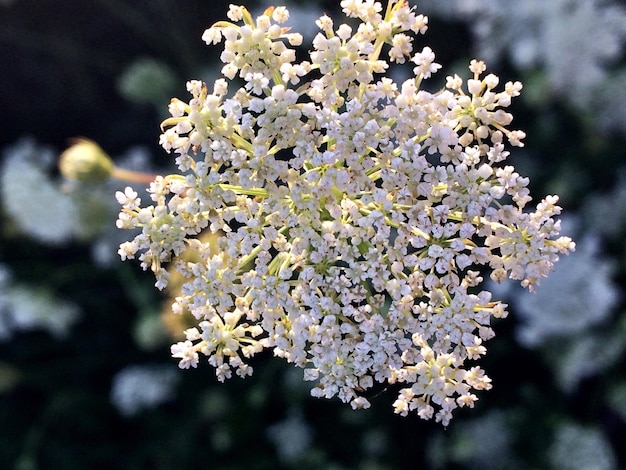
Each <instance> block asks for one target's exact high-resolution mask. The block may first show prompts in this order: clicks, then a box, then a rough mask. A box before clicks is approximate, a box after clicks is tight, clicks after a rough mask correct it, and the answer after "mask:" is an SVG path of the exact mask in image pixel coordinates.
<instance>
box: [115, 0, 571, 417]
mask: <svg viewBox="0 0 626 470" xmlns="http://www.w3.org/2000/svg"><path fill="white" fill-rule="evenodd" d="M341 6H342V8H343V11H344V13H345V14H346V15H347V16H349V17H351V18H357V19H359V20H360V23H358V22H356V23H354V22H353V23H351V25H350V26H348V25H347V24H340V25H339V26H335V25H334V23H333V22H332V20H330V19H329V18H328V17H325V16H323V17H322V18H320V19H319V21H318V22H317V24H318V26H319V27H320V29H321V31H320V32H319V33H318V34H317V35H316V36H315V37H314V39H313V42H312V47H311V49H310V53H309V57H308V60H306V61H301V62H298V61H297V60H296V54H295V51H294V50H293V49H291V48H290V46H292V45H293V44H299V41H300V40H301V36H299V35H298V34H297V33H291V32H289V29H288V28H287V27H283V26H282V25H281V26H280V27H279V26H277V24H275V23H273V21H274V20H275V18H274V19H273V17H272V15H273V13H272V12H276V10H272V9H271V8H270V9H267V10H265V12H264V14H262V15H260V16H258V17H257V18H256V19H253V18H252V16H251V15H250V13H249V12H248V11H247V10H246V9H245V8H243V7H231V10H230V12H229V18H230V19H231V20H232V21H234V22H236V23H230V22H225V21H220V22H218V23H216V24H215V25H214V26H212V27H211V28H210V29H209V31H210V33H205V34H206V35H207V37H209V38H210V39H211V41H210V42H216V41H224V50H223V53H222V55H221V59H222V61H223V62H224V63H225V65H224V68H223V69H222V73H223V74H224V75H225V77H226V78H229V79H234V78H235V77H239V78H240V79H242V80H243V85H242V86H241V87H240V88H238V89H237V90H234V91H231V92H229V93H226V86H225V83H226V82H225V81H222V82H220V85H219V87H217V86H216V87H213V91H212V92H211V91H210V89H211V88H210V87H208V86H207V85H206V84H204V83H201V82H198V81H191V82H189V84H188V91H189V93H190V94H191V98H190V100H189V102H188V103H185V102H183V101H181V100H178V99H174V100H173V101H172V103H174V105H172V106H170V111H171V114H172V117H171V118H168V119H166V120H165V121H164V122H163V123H162V127H163V130H164V132H163V135H162V137H161V143H162V145H163V147H164V148H165V149H166V150H167V151H168V152H173V153H175V154H177V157H176V161H177V163H178V164H179V170H180V174H172V175H168V176H165V177H158V178H156V179H155V181H154V182H153V183H152V184H151V185H150V188H149V190H148V193H149V200H150V201H151V202H149V203H148V205H145V206H143V205H142V204H143V203H142V201H141V200H140V201H137V198H136V197H135V194H134V193H133V192H132V191H125V192H120V193H119V194H118V199H119V200H120V201H121V202H122V204H123V206H122V207H123V208H122V212H121V213H120V215H119V220H118V226H121V227H122V228H127V227H128V228H129V227H137V228H141V230H142V233H140V234H139V235H137V236H136V237H135V238H134V239H133V240H130V241H128V242H125V243H123V244H122V245H121V247H120V250H119V253H120V256H121V257H122V259H126V258H135V257H137V258H138V259H139V261H140V262H141V266H142V267H143V268H144V269H151V270H152V271H153V272H154V273H155V275H156V278H157V284H156V285H157V287H159V288H163V287H164V286H165V285H166V284H167V282H168V276H169V271H168V269H167V266H168V264H169V266H170V268H169V269H176V270H177V271H178V272H179V273H180V274H181V275H182V276H183V277H185V278H186V282H185V283H184V285H183V287H182V288H181V292H180V295H179V296H178V297H177V298H176V301H175V303H174V306H173V308H174V311H176V312H181V311H183V310H188V311H189V312H191V314H192V315H193V316H194V317H195V318H196V320H197V325H196V326H195V327H193V328H190V329H188V330H187V331H186V332H185V334H186V338H185V340H184V341H180V342H179V343H177V344H175V345H173V346H172V355H173V356H174V357H176V358H178V359H180V363H179V365H180V367H182V368H189V367H197V365H198V363H199V361H200V358H201V357H206V358H207V359H208V362H209V364H211V365H212V366H213V367H214V368H215V371H216V375H217V378H218V379H219V380H221V381H224V380H226V379H228V378H230V377H232V375H233V372H234V373H235V374H236V375H239V376H241V377H245V376H247V375H250V374H251V373H252V372H253V371H252V368H251V366H250V365H249V364H248V359H249V358H250V357H252V356H254V355H255V354H257V353H258V352H260V351H262V350H263V349H271V350H272V351H273V353H274V355H275V356H278V357H280V358H283V359H285V360H286V361H287V362H290V363H293V364H295V365H296V366H298V367H301V368H303V369H304V377H305V379H307V380H310V381H312V386H313V388H312V390H311V393H312V395H313V396H316V397H325V398H331V397H334V396H337V397H339V398H340V399H341V400H342V401H343V402H346V403H350V404H351V406H352V407H353V408H367V407H368V406H370V403H369V401H368V399H367V393H368V390H370V389H371V388H372V387H373V386H374V385H375V384H376V383H400V384H405V385H406V388H403V389H401V391H400V393H399V396H398V399H397V401H396V402H395V403H394V405H393V406H394V409H395V412H396V413H400V414H402V415H406V414H408V413H409V412H415V413H417V414H418V415H419V416H420V417H422V418H423V419H430V418H434V419H436V420H437V421H440V422H442V423H443V424H444V425H447V424H448V422H449V421H450V419H451V417H452V412H453V411H454V410H455V409H456V408H458V407H462V406H468V407H473V405H474V402H475V401H476V400H477V399H478V397H477V395H475V394H474V393H473V392H474V391H477V390H486V389H490V388H491V380H490V379H489V377H488V376H486V375H485V373H484V371H483V370H482V369H481V368H480V367H478V366H476V365H474V363H473V362H472V361H474V360H476V359H479V358H480V357H481V356H483V355H484V354H485V353H486V348H485V346H484V345H483V343H484V342H485V341H487V340H488V339H490V338H491V337H492V336H493V334H494V333H493V330H492V329H491V327H490V320H491V317H492V316H495V317H503V316H506V305H504V304H502V303H501V302H499V301H497V300H493V299H492V296H491V293H490V292H488V291H486V290H482V289H481V288H480V284H481V282H482V277H481V275H480V272H481V271H497V272H498V273H499V276H498V279H500V280H503V279H504V278H507V277H509V278H512V279H515V280H517V281H519V282H520V283H521V284H522V285H523V286H524V287H527V288H528V289H530V290H534V289H535V288H536V286H537V285H538V283H539V281H540V279H542V278H543V277H545V276H547V274H548V273H549V272H550V271H551V269H552V266H553V264H554V263H555V262H556V261H557V260H558V257H559V254H566V253H568V252H569V251H571V250H573V249H574V244H573V242H572V241H571V240H570V239H569V238H567V237H559V229H560V227H559V222H558V221H556V220H555V217H556V216H558V215H559V213H560V211H561V209H560V207H559V206H558V205H557V203H558V197H556V196H547V197H546V198H544V199H543V200H541V201H540V202H539V203H538V204H537V205H536V206H535V207H534V208H531V209H528V207H529V202H530V201H531V198H530V195H529V191H528V189H527V186H528V183H529V181H528V178H525V177H523V176H521V175H519V174H518V173H517V172H516V171H515V169H514V168H513V167H512V166H510V165H506V164H504V161H505V160H506V157H507V156H508V151H506V150H504V148H505V145H507V144H508V145H512V146H521V145H523V144H522V142H521V141H522V139H523V137H524V133H523V132H522V131H519V130H512V129H510V128H509V126H510V124H511V121H512V115H511V114H509V113H507V112H505V111H504V108H507V107H508V106H509V105H510V103H511V100H512V98H514V97H516V96H518V95H519V93H520V90H521V88H522V86H521V84H520V83H519V82H509V83H505V84H503V85H500V84H499V82H498V79H497V77H496V76H495V75H493V74H486V75H485V71H486V65H485V64H484V63H483V62H481V61H477V60H473V61H471V63H470V65H469V69H470V72H471V78H470V79H469V80H467V81H464V80H463V79H461V78H460V77H458V76H455V77H449V78H448V80H447V87H446V88H444V89H442V90H440V91H438V92H436V93H431V92H427V91H425V90H423V89H421V88H420V85H421V82H422V80H425V79H427V78H428V76H429V75H430V74H432V73H434V72H436V71H437V69H438V68H439V67H438V66H436V64H435V62H434V60H435V57H434V53H433V52H432V50H430V49H429V48H424V49H422V51H421V52H419V53H417V54H416V55H414V52H413V50H412V46H411V44H412V40H408V39H407V38H409V37H411V38H412V37H413V36H414V35H415V34H416V33H417V34H419V33H423V32H425V31H426V25H427V22H428V21H427V18H426V17H424V16H423V15H416V14H415V12H414V10H413V9H412V8H410V7H409V6H408V4H407V3H406V2H403V1H395V2H394V1H392V2H391V4H390V5H389V8H385V9H384V8H382V6H381V5H380V4H379V3H378V2H375V1H373V0H345V1H342V2H341ZM286 14H287V13H286V12H284V11H281V13H279V14H278V17H279V19H280V20H281V21H282V20H283V19H285V20H286V16H285V15H286ZM241 23H243V24H241ZM405 36H406V37H405ZM386 43H387V44H391V48H387V49H386V48H385V47H383V46H384V44H386ZM385 54H386V55H385ZM392 61H395V62H398V63H402V62H409V61H412V62H413V63H414V64H417V67H416V69H417V70H416V72H415V73H418V74H419V75H418V76H415V77H413V78H411V79H408V80H406V81H405V82H403V83H399V84H396V83H393V81H391V80H390V79H389V78H388V77H384V76H382V74H384V73H385V72H386V70H387V68H388V65H389V62H392ZM411 68H413V66H411ZM232 84H233V83H229V85H232ZM218 89H219V91H218ZM207 233H210V234H212V237H210V240H211V241H206V240H205V239H204V235H205V234H207ZM189 254H192V255H193V256H191V257H190V256H187V255H189ZM190 259H193V261H189V260H190Z"/></svg>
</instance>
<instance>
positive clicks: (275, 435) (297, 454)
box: [267, 411, 312, 462]
mask: <svg viewBox="0 0 626 470" xmlns="http://www.w3.org/2000/svg"><path fill="white" fill-rule="evenodd" d="M267 436H268V438H269V439H270V440H271V441H272V442H273V443H274V445H275V446H276V452H277V453H278V456H279V457H280V459H281V460H282V461H283V462H294V461H296V460H298V459H299V458H301V457H302V456H303V455H304V453H305V452H306V451H307V450H308V449H309V447H310V446H311V441H312V435H311V427H310V426H309V425H308V424H307V422H306V421H305V420H304V418H303V417H302V415H301V413H299V412H296V411H292V412H291V413H290V414H289V415H288V416H287V418H285V419H284V420H283V421H280V422H278V423H276V424H273V425H272V426H270V427H269V428H268V429H267Z"/></svg>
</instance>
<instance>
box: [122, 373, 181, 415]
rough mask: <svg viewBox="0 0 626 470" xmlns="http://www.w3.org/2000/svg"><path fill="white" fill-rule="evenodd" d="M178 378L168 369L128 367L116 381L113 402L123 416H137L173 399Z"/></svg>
mask: <svg viewBox="0 0 626 470" xmlns="http://www.w3.org/2000/svg"><path fill="white" fill-rule="evenodd" d="M179 378H180V376H179V375H178V374H177V371H176V369H173V368H171V367H169V366H156V365H134V366H128V367H126V368H124V369H122V370H121V371H119V372H118V373H117V374H116V375H115V377H114V378H113V385H112V387H111V402H112V403H113V405H115V407H116V408H117V409H118V411H119V412H120V413H121V414H122V415H124V416H134V415H136V414H138V413H140V412H141V411H143V410H146V409H150V408H154V407H156V406H158V405H160V404H162V403H164V402H166V401H168V400H171V399H172V398H174V391H175V390H174V389H175V387H176V384H177V383H178V380H179Z"/></svg>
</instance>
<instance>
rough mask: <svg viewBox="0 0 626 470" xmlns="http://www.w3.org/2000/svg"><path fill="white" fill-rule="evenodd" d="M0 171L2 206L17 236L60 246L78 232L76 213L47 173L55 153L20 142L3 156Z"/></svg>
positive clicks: (54, 161) (9, 148)
mask: <svg viewBox="0 0 626 470" xmlns="http://www.w3.org/2000/svg"><path fill="white" fill-rule="evenodd" d="M3 160H4V164H3V165H2V169H1V171H0V184H1V195H2V204H3V206H4V210H5V211H6V213H7V215H8V216H9V217H10V218H11V221H12V222H14V223H15V225H16V226H17V229H18V230H19V231H20V232H23V233H25V234H28V235H29V236H31V237H33V238H36V239H38V240H40V241H42V242H44V243H54V244H58V243H62V242H63V241H65V240H67V239H68V238H71V237H72V236H74V235H76V234H77V233H79V232H80V227H81V225H80V223H79V217H78V211H77V209H76V206H75V205H74V203H73V202H72V198H71V197H70V195H69V194H68V193H64V192H62V191H61V190H60V189H59V187H58V186H57V185H55V184H54V183H53V182H52V181H51V179H50V176H49V173H50V171H51V169H52V167H53V165H54V164H55V163H56V155H55V154H54V152H53V151H52V150H51V149H49V148H47V147H43V146H40V145H37V144H36V143H35V142H34V140H32V139H22V140H20V141H18V142H17V143H16V144H14V145H12V146H10V147H7V148H6V150H5V151H4V152H3Z"/></svg>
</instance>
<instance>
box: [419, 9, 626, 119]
mask: <svg viewBox="0 0 626 470" xmlns="http://www.w3.org/2000/svg"><path fill="white" fill-rule="evenodd" d="M422 8H423V9H424V10H425V11H426V12H427V13H429V14H431V15H432V16H439V17H443V18H447V19H451V20H455V21H467V22H468V25H469V28H470V30H471V32H472V34H473V36H474V38H475V40H476V51H474V52H475V53H476V54H477V55H478V56H480V57H482V58H483V59H484V60H485V61H486V62H487V63H489V64H491V65H492V66H493V65H494V63H495V62H497V61H499V60H501V59H503V58H505V57H507V58H508V59H510V61H511V62H512V63H513V65H515V66H516V67H519V68H520V69H526V70H530V71H536V70H537V69H541V70H542V71H543V73H544V74H545V76H544V77H543V79H544V80H545V87H541V88H542V93H546V92H548V94H550V92H552V93H556V94H559V95H562V96H567V97H568V99H569V100H570V101H571V102H572V103H574V104H575V105H577V106H580V107H589V106H591V107H592V108H593V110H595V111H597V112H598V113H597V114H598V116H605V117H606V115H607V109H609V113H608V114H609V115H611V114H613V113H617V114H618V115H619V114H624V110H623V109H620V108H624V107H623V106H621V107H620V106H614V105H612V106H610V107H609V108H607V107H606V106H602V107H600V106H599V105H598V103H599V102H606V103H615V102H616V100H615V98H616V97H615V94H614V93H612V92H611V90H612V89H617V90H618V91H619V95H621V96H623V97H624V98H626V94H624V91H623V90H624V88H623V87H622V88H620V84H621V85H624V83H625V82H626V80H625V79H624V77H623V76H622V77H621V78H620V79H619V80H617V82H616V83H615V84H614V86H612V87H610V88H611V89H608V88H607V87H606V86H605V81H606V80H607V79H608V78H609V76H610V74H611V73H612V68H614V66H615V65H617V64H618V62H619V61H620V60H621V59H622V58H623V53H624V51H623V46H624V43H625V42H626V7H624V5H623V4H621V3H620V2H617V1H613V0H551V1H549V2H547V1H544V0H519V1H516V2H510V1H508V0H483V1H478V0H450V1H447V2H425V3H424V5H423V6H422ZM526 84H528V83H526ZM600 111H601V112H600ZM619 122H621V123H622V124H624V125H623V126H622V127H621V129H622V130H624V129H626V119H625V116H621V118H620V120H619ZM600 124H601V126H602V127H604V128H615V124H616V123H615V121H614V120H613V119H601V122H600Z"/></svg>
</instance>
